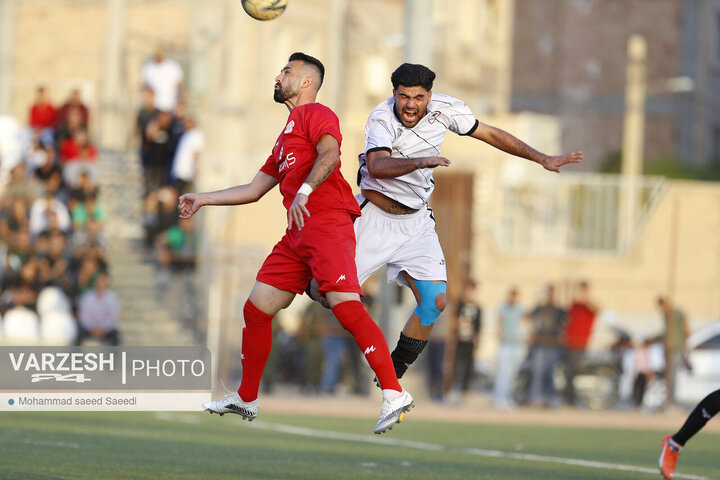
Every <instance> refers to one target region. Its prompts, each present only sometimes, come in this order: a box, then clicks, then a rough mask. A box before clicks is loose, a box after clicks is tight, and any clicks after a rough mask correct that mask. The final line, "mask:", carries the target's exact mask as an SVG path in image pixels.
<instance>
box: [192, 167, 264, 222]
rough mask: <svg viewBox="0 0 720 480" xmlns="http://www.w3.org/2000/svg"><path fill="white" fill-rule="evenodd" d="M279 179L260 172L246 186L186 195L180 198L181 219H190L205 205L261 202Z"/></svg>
mask: <svg viewBox="0 0 720 480" xmlns="http://www.w3.org/2000/svg"><path fill="white" fill-rule="evenodd" d="M277 184H278V179H277V178H275V177H273V176H271V175H268V174H267V173H264V172H258V173H257V175H255V178H253V180H252V182H250V183H248V184H245V185H238V186H236V187H231V188H226V189H225V190H217V191H215V192H203V193H186V194H185V195H183V196H181V197H180V200H179V201H178V208H179V210H180V218H190V217H192V216H193V215H194V214H195V212H197V211H198V210H200V207H202V206H205V205H243V204H245V203H253V202H257V201H258V200H260V199H261V198H262V197H263V195H265V194H266V193H267V192H269V191H270V190H271V189H272V188H273V187H274V186H275V185H277Z"/></svg>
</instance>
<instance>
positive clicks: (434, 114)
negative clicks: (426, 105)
mask: <svg viewBox="0 0 720 480" xmlns="http://www.w3.org/2000/svg"><path fill="white" fill-rule="evenodd" d="M439 116H440V112H432V113H431V114H430V115H429V116H428V123H430V124H432V123H435V120H437V118H438V117H439Z"/></svg>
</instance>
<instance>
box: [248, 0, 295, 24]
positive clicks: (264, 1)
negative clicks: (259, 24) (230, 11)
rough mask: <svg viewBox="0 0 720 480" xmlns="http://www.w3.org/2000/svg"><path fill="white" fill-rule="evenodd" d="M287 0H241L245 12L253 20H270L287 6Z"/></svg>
mask: <svg viewBox="0 0 720 480" xmlns="http://www.w3.org/2000/svg"><path fill="white" fill-rule="evenodd" d="M287 4H288V0H242V6H243V9H244V10H245V12H246V13H247V14H248V15H250V16H251V17H252V18H254V19H255V20H272V19H273V18H276V17H279V16H280V15H281V14H282V13H283V12H284V11H285V8H286V7H287Z"/></svg>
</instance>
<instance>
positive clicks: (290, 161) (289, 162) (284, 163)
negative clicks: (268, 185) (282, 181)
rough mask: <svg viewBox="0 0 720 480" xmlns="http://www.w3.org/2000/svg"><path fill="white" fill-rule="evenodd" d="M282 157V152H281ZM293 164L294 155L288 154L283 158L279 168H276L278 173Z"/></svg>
mask: <svg viewBox="0 0 720 480" xmlns="http://www.w3.org/2000/svg"><path fill="white" fill-rule="evenodd" d="M281 155H282V152H281ZM294 164H295V154H294V153H292V152H290V153H288V154H287V156H286V157H285V160H283V161H282V163H281V164H280V166H279V167H278V172H282V171H283V170H287V169H288V168H290V167H292V166H293V165H294Z"/></svg>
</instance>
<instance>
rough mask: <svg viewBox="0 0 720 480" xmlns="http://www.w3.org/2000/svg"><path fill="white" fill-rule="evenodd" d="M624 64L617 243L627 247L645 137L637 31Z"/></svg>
mask: <svg viewBox="0 0 720 480" xmlns="http://www.w3.org/2000/svg"><path fill="white" fill-rule="evenodd" d="M627 53H628V65H627V77H626V78H627V81H626V84H625V120H624V125H623V146H622V168H621V174H622V184H621V189H620V215H619V222H620V223H619V225H618V244H619V245H618V246H620V247H621V248H623V249H624V248H628V247H629V246H630V241H631V239H632V233H633V229H634V225H635V220H636V218H637V210H638V208H637V204H638V184H639V181H640V178H641V176H642V170H643V143H644V139H645V131H644V126H645V97H646V94H647V92H646V90H647V86H646V63H647V44H646V42H645V38H643V37H642V36H641V35H632V36H631V37H630V39H629V40H628V46H627Z"/></svg>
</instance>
